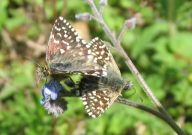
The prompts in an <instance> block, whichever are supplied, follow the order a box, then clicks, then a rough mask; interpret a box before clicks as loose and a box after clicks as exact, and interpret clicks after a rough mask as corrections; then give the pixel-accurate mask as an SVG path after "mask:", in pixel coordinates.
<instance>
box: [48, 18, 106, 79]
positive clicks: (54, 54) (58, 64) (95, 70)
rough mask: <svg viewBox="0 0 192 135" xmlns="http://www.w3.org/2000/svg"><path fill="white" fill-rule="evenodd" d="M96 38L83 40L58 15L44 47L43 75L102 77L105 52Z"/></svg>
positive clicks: (103, 46)
mask: <svg viewBox="0 0 192 135" xmlns="http://www.w3.org/2000/svg"><path fill="white" fill-rule="evenodd" d="M98 40H99V38H94V39H92V40H91V42H89V43H86V41H85V40H83V39H82V38H81V37H80V36H79V34H78V33H77V32H76V31H75V29H74V28H73V27H72V26H71V24H70V23H69V22H67V21H66V20H65V19H64V18H63V17H59V18H58V19H56V21H55V23H54V25H53V28H52V31H51V34H50V37H49V41H48V46H47V49H46V62H47V64H48V73H47V74H49V75H51V76H62V77H63V76H68V75H70V74H73V73H82V74H84V75H92V76H98V77H99V76H106V75H107V71H106V67H107V66H106V64H107V63H108V61H109V53H108V50H107V48H106V46H105V45H104V44H97V43H99V42H98ZM47 74H46V75H47Z"/></svg>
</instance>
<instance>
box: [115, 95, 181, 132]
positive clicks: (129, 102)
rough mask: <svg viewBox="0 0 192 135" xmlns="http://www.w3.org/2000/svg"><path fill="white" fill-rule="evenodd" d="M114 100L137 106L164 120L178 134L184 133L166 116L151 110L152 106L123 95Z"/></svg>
mask: <svg viewBox="0 0 192 135" xmlns="http://www.w3.org/2000/svg"><path fill="white" fill-rule="evenodd" d="M115 102H117V103H120V104H124V105H128V106H131V107H134V108H137V109H139V110H143V111H145V112H148V113H150V114H152V115H154V116H156V117H158V118H160V119H162V120H163V121H164V122H166V123H167V124H168V125H169V126H171V127H172V129H174V130H175V131H176V132H177V133H178V134H179V135H184V133H183V131H181V130H180V128H178V127H177V126H176V125H175V124H173V123H172V122H171V121H169V120H167V117H166V116H165V115H164V114H162V113H160V112H158V111H156V110H153V109H152V108H149V107H147V106H144V105H141V104H138V103H135V102H133V101H130V100H127V99H125V98H123V97H118V98H117V99H116V100H115Z"/></svg>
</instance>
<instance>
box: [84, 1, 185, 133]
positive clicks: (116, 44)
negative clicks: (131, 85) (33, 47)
mask: <svg viewBox="0 0 192 135" xmlns="http://www.w3.org/2000/svg"><path fill="white" fill-rule="evenodd" d="M86 1H87V3H88V4H89V6H90V7H91V9H92V12H93V14H94V16H95V17H96V18H98V20H99V23H100V24H101V26H102V28H103V30H104V31H105V33H106V34H107V36H108V37H109V39H110V40H111V42H112V44H113V45H114V47H115V48H116V49H117V50H118V52H119V54H121V55H122V56H123V58H124V59H125V60H126V64H127V66H128V67H129V69H130V70H131V72H132V74H133V75H134V76H135V78H136V79H137V81H138V82H139V84H140V85H141V87H142V88H143V90H144V92H145V93H146V95H147V96H148V97H149V99H150V100H151V101H152V102H153V104H154V105H155V106H156V108H157V109H158V110H159V112H160V113H161V114H162V115H164V118H165V119H164V120H165V122H167V123H171V124H170V125H172V126H171V127H172V128H173V129H174V130H175V131H176V132H177V133H178V135H185V133H184V132H183V131H182V130H181V129H180V128H179V127H178V126H177V124H176V123H175V121H174V120H173V119H172V118H171V116H170V115H169V114H168V113H167V111H166V110H165V109H164V107H163V106H162V105H161V103H160V102H159V100H158V99H157V98H156V96H155V95H154V94H153V92H152V90H151V89H150V87H149V86H148V85H147V83H146V82H145V80H144V79H143V77H142V76H141V74H140V73H139V71H138V70H137V68H136V67H135V65H134V64H133V62H132V61H131V59H130V58H129V56H128V55H127V53H126V52H125V51H124V49H123V48H122V47H121V44H120V42H119V41H118V39H117V38H116V37H115V35H114V34H112V31H111V30H110V29H109V27H108V25H107V24H106V23H105V21H104V19H103V17H102V14H101V13H100V12H99V10H98V9H97V7H96V5H95V3H94V1H93V0H86Z"/></svg>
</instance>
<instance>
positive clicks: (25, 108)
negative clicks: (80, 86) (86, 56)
mask: <svg viewBox="0 0 192 135" xmlns="http://www.w3.org/2000/svg"><path fill="white" fill-rule="evenodd" d="M96 3H98V1H96ZM81 12H90V8H89V6H88V5H87V4H86V3H85V2H83V0H54V1H52V0H46V1H43V0H34V1H30V0H1V1H0V134H1V135H13V134H14V135H39V134H41V135H81V134H82V135H83V134H86V135H128V134H129V135H152V134H153V135H172V134H173V130H172V129H171V128H170V127H169V126H167V125H166V124H165V123H164V122H163V121H161V120H160V119H158V118H156V117H153V116H151V115H150V114H148V113H145V112H143V111H141V110H137V109H134V108H131V107H127V106H123V105H120V104H114V105H113V106H112V107H111V108H110V109H108V110H107V111H106V112H105V113H104V114H103V115H102V116H101V117H99V118H97V119H92V118H90V117H88V116H87V114H86V112H85V110H84V108H83V105H82V102H81V101H80V99H78V98H67V100H68V102H69V104H68V110H67V111H66V112H65V113H64V114H63V115H62V116H60V117H59V118H53V117H52V116H50V115H48V114H47V112H46V110H44V108H43V107H42V106H41V105H40V99H41V87H42V86H43V82H42V84H41V86H40V87H36V85H35V70H36V65H35V63H44V64H45V48H46V45H47V42H48V37H49V34H50V31H51V26H52V24H53V22H54V19H56V18H57V17H58V16H59V15H62V16H64V17H65V18H66V19H68V20H69V21H70V22H72V24H73V25H74V26H75V28H76V29H78V31H79V32H80V33H81V36H82V37H84V38H85V39H86V40H90V39H91V38H93V37H95V36H98V37H100V38H101V39H103V40H106V41H109V40H108V38H107V37H106V35H105V34H104V32H103V30H102V29H101V27H100V26H99V24H98V23H96V22H94V21H90V22H85V21H77V20H75V17H74V16H75V14H77V13H81ZM103 15H104V18H105V20H106V22H107V23H108V24H109V26H110V28H111V29H112V30H113V31H116V32H117V33H118V32H119V31H120V29H121V27H122V24H123V23H124V20H126V19H127V18H131V17H133V16H135V17H136V18H137V26H136V28H135V29H131V30H129V31H128V32H127V34H126V36H125V38H124V39H123V42H122V45H123V47H124V49H125V50H126V52H127V53H128V54H129V56H130V57H131V59H132V60H133V62H134V64H135V65H136V67H137V68H138V69H139V71H140V72H141V73H142V75H143V77H144V78H145V80H146V82H147V83H148V84H149V86H150V87H151V88H152V90H153V92H154V93H155V95H156V96H157V97H158V99H159V100H160V101H161V102H162V104H163V105H164V106H165V108H166V110H167V111H168V112H169V113H170V114H171V116H172V117H173V118H174V120H176V122H177V123H178V124H180V125H181V127H182V129H183V130H184V131H185V132H186V133H187V134H192V1H190V0H135V1H132V0H109V6H108V7H106V8H105V10H104V13H103ZM114 57H115V59H116V61H117V63H118V66H119V67H120V69H121V71H122V74H123V77H124V78H125V79H127V80H131V81H133V83H134V87H133V91H132V92H131V91H130V92H127V93H125V94H124V96H125V97H126V98H128V99H130V100H133V101H136V102H139V103H141V104H145V105H148V106H151V103H150V101H149V100H148V98H146V96H145V94H144V93H143V92H142V90H141V88H140V87H139V85H138V84H137V82H136V80H135V79H134V77H133V76H132V75H131V73H130V71H129V69H128V68H127V67H126V65H125V64H124V62H123V60H122V59H121V58H120V57H119V56H118V55H114ZM141 98H142V100H140V99H141Z"/></svg>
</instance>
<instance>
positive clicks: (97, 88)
mask: <svg viewBox="0 0 192 135" xmlns="http://www.w3.org/2000/svg"><path fill="white" fill-rule="evenodd" d="M93 44H94V46H105V44H104V42H103V41H102V40H100V39H98V40H96V41H95V42H94V43H93ZM106 49H107V48H106ZM105 51H107V50H105ZM107 52H108V54H107V57H104V58H101V57H100V58H98V62H99V63H100V62H103V63H105V66H106V70H107V76H105V77H92V76H87V77H84V78H83V81H82V82H81V83H82V84H81V86H80V87H81V89H82V97H81V99H82V101H83V104H84V106H85V110H86V111H87V113H88V115H89V116H91V117H93V118H95V117H98V116H100V115H101V114H102V113H103V112H104V111H105V110H106V109H108V108H109V107H110V106H111V105H112V104H113V102H114V101H115V100H116V99H117V97H118V96H119V95H120V94H121V90H122V89H121V87H122V86H121V85H123V81H122V79H121V73H120V71H119V68H118V66H117V64H116V62H115V60H114V58H113V56H112V54H111V53H110V52H109V51H107ZM101 53H102V52H101ZM101 78H102V79H101ZM111 82H112V83H111ZM116 83H117V85H119V86H120V87H119V86H118V87H116V86H115V85H116ZM112 85H114V87H113V86H112Z"/></svg>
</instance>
